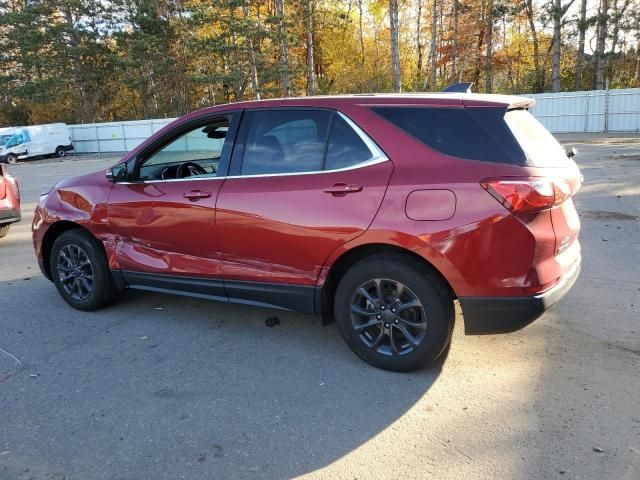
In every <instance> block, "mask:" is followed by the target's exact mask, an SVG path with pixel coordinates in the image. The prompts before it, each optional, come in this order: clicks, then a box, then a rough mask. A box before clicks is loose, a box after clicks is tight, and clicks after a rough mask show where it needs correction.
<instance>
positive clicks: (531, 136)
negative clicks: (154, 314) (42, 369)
mask: <svg viewBox="0 0 640 480" xmlns="http://www.w3.org/2000/svg"><path fill="white" fill-rule="evenodd" d="M532 103H533V100H531V99H528V98H520V97H510V96H499V95H477V94H458V93H440V94H419V95H354V96H339V97H311V98H290V99H283V100H269V101H257V102H247V103H236V104H230V105H223V106H219V107H214V108H208V109H204V110H201V111H198V112H195V113H192V114H189V115H187V116H185V117H182V118H180V119H178V120H176V121H175V122H173V123H171V124H170V125H168V126H167V127H165V128H164V129H162V130H161V131H160V132H158V133H157V134H155V135H153V136H152V137H151V138H150V139H148V140H147V141H146V142H144V143H143V144H142V145H140V146H139V147H137V148H136V149H135V150H134V151H132V152H131V153H129V154H127V155H125V157H124V158H123V159H122V161H121V162H119V163H118V164H117V165H115V166H114V167H112V168H110V169H109V170H107V172H106V175H105V172H104V171H102V172H97V173H91V174H88V175H83V176H81V177H76V178H71V179H68V180H65V181H63V182H61V183H59V184H57V185H56V186H55V187H53V188H52V189H51V190H50V191H48V192H45V193H43V194H42V197H41V198H40V202H39V203H38V206H37V207H36V211H35V216H34V223H33V238H34V244H35V250H36V254H37V256H38V260H39V262H40V266H41V268H42V271H43V273H44V274H45V275H46V276H47V278H49V279H51V280H53V282H54V283H55V285H56V287H57V289H58V291H59V292H60V294H61V295H62V297H63V298H64V299H65V300H66V301H67V302H68V303H69V304H71V305H72V306H73V307H75V308H78V309H81V310H95V309H97V308H100V307H103V306H105V305H106V304H108V303H109V302H111V301H112V300H114V299H115V298H116V296H117V294H118V292H119V291H120V290H121V289H123V288H132V289H142V290H151V291H156V292H170V293H178V294H182V295H189V296H193V297H198V298H209V299H214V300H220V301H224V302H236V303H245V304H249V305H260V306H265V307H276V308H282V309H287V310H295V311H299V312H306V313H315V314H320V315H322V317H323V319H324V322H325V323H329V322H331V321H334V320H335V321H336V322H337V324H338V328H339V330H340V333H341V334H342V335H343V337H344V339H345V340H346V342H347V344H348V345H349V347H350V348H351V349H352V350H353V351H354V352H355V353H356V354H357V355H359V356H360V357H361V358H363V359H364V360H366V361H367V362H369V363H371V364H373V365H376V366H378V367H382V368H385V369H390V370H402V371H406V370H412V369H415V368H418V367H421V366H423V365H425V364H427V363H429V362H430V361H432V360H434V359H436V358H437V357H438V356H439V355H440V354H441V353H442V351H443V350H444V349H445V347H446V346H447V344H448V342H449V340H450V336H451V330H452V327H453V321H454V299H457V300H458V301H459V302H460V306H461V308H462V312H463V315H464V322H465V328H466V332H467V333H496V332H508V331H513V330H515V329H518V328H521V327H523V326H524V325H526V324H528V323H529V322H531V321H533V320H534V319H535V318H537V317H538V316H540V315H541V314H542V312H543V311H544V310H545V309H546V308H548V307H549V306H550V305H551V304H553V303H554V302H555V301H557V300H558V299H559V298H561V297H562V296H563V295H564V294H565V293H566V292H567V290H568V289H569V288H570V287H571V286H572V285H573V283H574V282H575V280H576V278H577V276H578V272H579V269H580V245H579V243H578V240H577V236H578V231H579V229H580V224H579V221H578V215H577V213H576V210H575V208H574V206H573V202H572V199H571V196H572V195H573V194H574V193H575V192H576V190H577V189H578V187H579V186H580V183H581V176H580V172H579V170H578V168H577V166H576V164H575V163H574V161H573V160H572V159H571V158H570V155H569V156H568V155H567V153H566V152H565V151H564V150H563V149H562V147H561V146H560V145H559V144H558V143H557V142H556V140H555V139H554V138H553V137H552V136H551V134H549V132H547V130H545V128H544V127H542V126H541V125H540V124H539V123H538V122H537V121H536V120H535V119H534V118H533V117H532V116H531V115H530V114H529V112H528V111H527V108H528V107H529V106H530V105H532Z"/></svg>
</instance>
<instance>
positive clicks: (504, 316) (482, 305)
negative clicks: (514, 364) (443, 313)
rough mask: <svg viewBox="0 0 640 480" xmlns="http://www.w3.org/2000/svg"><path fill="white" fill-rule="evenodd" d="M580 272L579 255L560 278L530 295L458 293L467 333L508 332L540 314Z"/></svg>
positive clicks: (527, 323)
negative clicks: (544, 290)
mask: <svg viewBox="0 0 640 480" xmlns="http://www.w3.org/2000/svg"><path fill="white" fill-rule="evenodd" d="M579 274H580V258H578V260H577V261H576V262H575V264H574V265H573V266H572V267H571V270H570V271H568V272H567V273H566V274H565V276H564V277H563V278H562V279H561V280H560V282H559V283H558V284H557V285H555V286H554V287H553V288H551V289H550V290H547V291H546V292H543V293H541V294H539V295H535V296H532V297H461V298H459V299H458V300H459V301H460V307H461V308H462V314H463V316H464V330H465V333H466V334H467V335H485V334H492V333H509V332H514V331H516V330H519V329H521V328H523V327H525V326H527V325H529V324H530V323H531V322H533V321H534V320H535V319H537V318H538V317H540V316H541V315H542V314H543V313H544V312H545V311H546V310H548V309H549V308H551V307H552V306H553V305H554V304H555V303H556V302H557V301H558V300H560V299H561V298H562V297H564V296H565V294H566V293H567V292H568V291H569V290H570V289H571V287H572V286H573V284H574V283H575V282H576V280H577V279H578V275H579Z"/></svg>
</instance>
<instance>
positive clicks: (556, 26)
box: [551, 0, 562, 93]
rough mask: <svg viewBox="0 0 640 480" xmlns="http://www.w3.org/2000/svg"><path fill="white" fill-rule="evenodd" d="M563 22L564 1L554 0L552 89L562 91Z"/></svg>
mask: <svg viewBox="0 0 640 480" xmlns="http://www.w3.org/2000/svg"><path fill="white" fill-rule="evenodd" d="M561 22H562V1H561V0H554V1H553V37H552V41H551V42H552V55H551V91H552V92H554V93H555V92H559V91H560V27H561Z"/></svg>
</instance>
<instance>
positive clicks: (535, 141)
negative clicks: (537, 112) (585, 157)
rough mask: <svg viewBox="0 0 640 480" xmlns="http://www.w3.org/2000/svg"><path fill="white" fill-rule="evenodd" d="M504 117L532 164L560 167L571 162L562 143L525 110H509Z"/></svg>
mask: <svg viewBox="0 0 640 480" xmlns="http://www.w3.org/2000/svg"><path fill="white" fill-rule="evenodd" d="M504 119H505V121H506V123H507V125H508V126H509V129H510V130H511V132H512V133H513V135H514V136H515V137H516V139H517V140H518V143H519V144H520V147H521V148H522V150H524V153H525V155H526V157H527V159H528V160H529V162H530V163H531V164H532V165H535V166H536V167H562V166H565V165H566V164H567V163H571V160H570V159H569V158H568V157H567V154H566V152H565V150H564V148H562V145H560V144H559V143H558V141H557V140H556V139H555V138H554V137H553V135H551V133H549V131H548V130H547V129H546V128H545V127H544V126H543V125H542V124H541V123H540V122H539V121H538V120H536V118H535V117H534V116H533V115H531V114H530V113H529V112H528V111H527V110H523V109H520V110H509V111H508V112H507V113H506V115H505V116H504Z"/></svg>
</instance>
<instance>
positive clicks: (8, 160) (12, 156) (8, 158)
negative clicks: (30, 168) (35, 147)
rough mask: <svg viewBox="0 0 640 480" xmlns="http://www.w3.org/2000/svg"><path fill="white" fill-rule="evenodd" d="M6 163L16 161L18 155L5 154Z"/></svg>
mask: <svg viewBox="0 0 640 480" xmlns="http://www.w3.org/2000/svg"><path fill="white" fill-rule="evenodd" d="M7 163H12V164H13V163H18V157H16V156H15V155H14V154H13V153H10V154H9V155H7Z"/></svg>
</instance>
